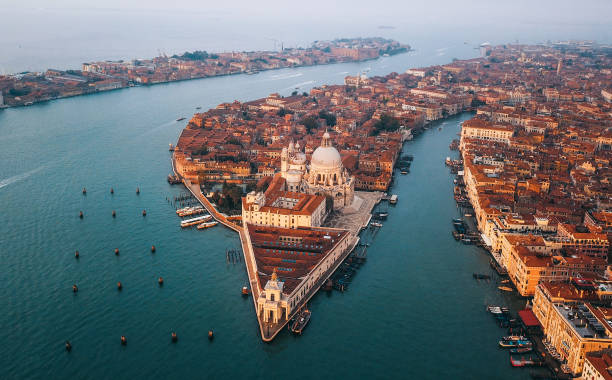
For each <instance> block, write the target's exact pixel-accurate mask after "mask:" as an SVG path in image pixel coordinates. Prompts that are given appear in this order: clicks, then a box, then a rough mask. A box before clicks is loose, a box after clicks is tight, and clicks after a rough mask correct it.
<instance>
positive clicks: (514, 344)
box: [499, 340, 532, 348]
mask: <svg viewBox="0 0 612 380" xmlns="http://www.w3.org/2000/svg"><path fill="white" fill-rule="evenodd" d="M499 346H500V347H502V348H525V347H532V343H531V341H530V340H508V341H504V340H500V341H499Z"/></svg>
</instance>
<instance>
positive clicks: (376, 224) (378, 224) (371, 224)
mask: <svg viewBox="0 0 612 380" xmlns="http://www.w3.org/2000/svg"><path fill="white" fill-rule="evenodd" d="M370 226H373V227H382V226H383V225H382V223H378V222H372V223H370Z"/></svg>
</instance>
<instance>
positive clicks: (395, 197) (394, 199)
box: [389, 194, 397, 205]
mask: <svg viewBox="0 0 612 380" xmlns="http://www.w3.org/2000/svg"><path fill="white" fill-rule="evenodd" d="M389 203H391V204H392V205H394V204H396V203H397V194H393V195H391V198H389Z"/></svg>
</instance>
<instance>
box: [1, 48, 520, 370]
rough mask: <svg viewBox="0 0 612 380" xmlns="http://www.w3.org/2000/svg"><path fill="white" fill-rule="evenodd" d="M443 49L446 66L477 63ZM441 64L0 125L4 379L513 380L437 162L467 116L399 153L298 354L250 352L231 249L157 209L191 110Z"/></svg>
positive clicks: (60, 104)
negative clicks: (345, 287) (345, 286)
mask: <svg viewBox="0 0 612 380" xmlns="http://www.w3.org/2000/svg"><path fill="white" fill-rule="evenodd" d="M454 49H455V52H454V53H453V54H455V53H456V55H458V56H460V57H467V56H470V55H473V54H474V51H473V50H472V49H471V48H469V47H463V45H461V46H459V47H455V48H454ZM444 59H445V57H441V56H438V55H437V54H436V53H435V50H432V51H431V54H427V53H426V52H423V51H421V52H415V53H411V54H405V55H400V56H396V57H389V58H383V59H380V60H376V61H370V62H364V63H359V64H342V65H329V66H320V67H310V68H299V69H287V70H278V71H270V72H265V73H260V74H257V75H252V76H246V75H242V76H231V77H229V76H228V77H219V78H213V79H205V80H195V81H188V82H180V83H173V84H165V85H158V86H154V87H142V88H132V89H127V90H120V91H116V92H112V93H105V94H98V95H93V96H83V97H76V98H70V99H62V100H59V101H54V102H50V103H44V104H38V105H34V106H31V107H27V108H19V109H7V110H4V111H2V112H0V144H1V145H2V149H1V150H0V162H2V165H1V166H0V204H1V205H2V212H1V213H0V260H1V262H2V263H3V270H2V271H0V283H1V284H2V287H1V288H0V309H1V310H2V311H3V312H2V313H0V326H1V327H2V329H0V341H1V342H3V344H2V345H1V346H0V378H69V377H73V378H91V379H98V378H153V377H156V378H163V377H176V378H178V377H187V378H194V377H211V378H236V377H252V378H263V377H268V378H274V377H281V376H284V377H286V376H288V374H290V376H291V377H292V378H298V379H299V378H314V377H326V378H328V377H329V378H332V377H336V378H355V377H359V378H381V379H382V378H391V377H397V378H411V377H417V378H440V377H449V378H484V377H493V376H494V377H496V378H500V379H515V378H527V377H528V372H527V371H522V370H517V369H511V368H510V365H509V363H508V354H507V352H505V351H502V350H499V349H498V348H497V347H496V345H497V340H498V338H499V337H500V336H501V335H503V334H504V332H503V331H502V330H501V329H499V328H498V327H496V325H495V323H494V322H493V319H492V318H491V316H490V315H488V314H487V313H485V312H484V305H485V304H487V303H496V304H506V305H512V306H514V307H518V306H520V302H521V301H516V300H515V299H514V298H513V297H512V296H510V295H508V294H500V292H499V291H498V290H497V289H496V287H497V285H496V284H495V283H494V282H491V283H477V282H476V281H474V280H473V279H472V273H473V272H482V273H489V272H490V268H489V265H488V257H487V255H486V254H485V253H484V251H481V250H479V249H478V248H476V247H473V246H464V245H461V244H458V243H457V242H455V241H454V240H453V238H452V236H451V229H452V226H451V222H450V221H451V219H452V218H453V217H457V216H458V214H457V210H456V207H455V204H454V201H453V198H452V177H451V175H450V174H449V173H448V170H447V168H446V167H445V166H444V163H443V161H444V158H445V157H446V156H448V155H449V154H450V152H449V150H448V144H449V143H450V141H451V140H452V139H453V138H456V137H457V136H456V134H457V132H459V123H460V122H461V121H462V120H464V119H466V118H468V117H470V115H462V116H457V117H453V118H451V119H448V120H446V121H445V122H444V123H440V125H442V127H443V129H442V130H441V131H439V130H438V128H437V125H436V126H435V128H432V129H430V130H429V131H427V132H425V133H424V134H423V135H422V136H420V137H418V138H417V139H416V140H415V141H412V142H409V143H407V144H406V146H405V148H404V150H405V152H407V153H410V154H413V155H414V157H415V159H414V163H413V165H412V167H411V173H410V174H409V175H407V176H398V177H397V181H396V185H395V186H394V188H393V192H394V193H397V194H398V195H399V203H398V205H397V206H395V207H390V216H389V219H388V221H387V222H385V225H384V227H383V228H382V230H381V231H380V232H379V233H378V235H377V236H376V239H375V240H374V242H373V244H372V246H371V247H370V249H369V251H368V253H369V255H368V256H369V259H368V262H367V263H366V264H365V265H364V266H363V267H362V268H361V269H360V270H359V272H358V274H357V275H356V277H355V279H354V282H353V284H352V285H351V287H350V290H349V291H348V292H346V293H343V294H340V293H337V292H334V293H333V294H331V295H327V294H320V295H318V296H316V297H315V298H314V299H313V301H312V302H311V309H312V311H313V318H312V321H311V322H310V324H309V326H308V327H307V329H306V331H305V333H304V335H303V336H301V337H299V338H298V337H293V336H291V335H289V334H288V333H287V332H283V333H281V334H280V335H279V336H278V338H277V339H276V340H275V341H274V342H273V343H271V344H265V343H263V342H262V341H261V339H260V335H259V330H258V327H257V322H256V319H255V317H254V314H253V304H252V302H251V300H249V299H243V298H242V297H241V296H240V289H241V288H242V286H243V285H244V284H245V283H246V282H247V277H246V273H245V269H244V267H243V266H242V264H236V265H231V264H227V263H226V260H225V249H226V248H228V247H238V246H239V241H238V238H237V235H236V234H235V233H234V232H232V231H230V230H227V229H225V228H222V227H220V226H218V227H215V228H212V229H209V230H204V231H197V230H195V229H190V230H181V229H180V228H179V225H178V222H179V220H178V218H177V217H176V215H175V213H174V209H173V208H172V207H171V206H170V205H169V204H168V202H167V200H166V198H167V197H170V198H172V197H174V196H176V195H178V194H180V193H181V191H182V188H181V187H179V186H175V187H171V186H169V185H168V184H167V183H166V181H165V177H166V175H167V174H168V173H169V172H170V170H171V169H170V155H169V153H168V151H167V147H168V143H169V142H175V141H176V139H177V137H178V134H179V133H180V131H181V129H182V128H183V127H184V125H185V123H186V121H183V122H176V121H174V120H176V118H178V117H179V116H186V117H189V116H190V115H191V114H192V113H193V112H194V111H195V107H196V106H202V107H203V109H208V108H210V107H214V106H215V105H217V104H218V103H220V102H223V101H233V100H234V99H239V100H248V99H254V98H258V97H262V96H266V95H267V94H269V93H272V92H276V91H278V92H280V93H281V94H283V95H287V94H289V93H290V92H291V91H292V90H293V89H294V88H295V87H300V91H307V90H308V89H309V88H310V87H312V86H316V85H321V84H323V83H340V82H341V81H342V78H343V77H344V76H345V75H346V74H347V73H357V72H359V71H362V70H364V69H367V68H370V70H369V73H370V74H371V75H374V74H384V73H387V72H390V71H403V70H404V69H406V68H407V67H411V66H412V67H414V66H423V65H427V64H432V63H436V62H438V61H437V60H440V61H444ZM84 186H85V187H87V195H86V196H83V195H82V194H81V189H82V187H84ZM111 187H113V188H114V190H115V194H114V195H111V194H110V188H111ZM136 187H140V189H141V193H140V195H139V196H137V195H136V193H135V190H136ZM143 209H146V210H147V216H146V217H145V218H143V217H142V216H141V212H142V210H143ZM79 210H83V212H84V213H85V218H84V219H83V220H81V219H79V218H78V213H79ZM112 210H116V211H117V218H115V219H113V218H112V217H111V211H112ZM152 244H154V245H156V247H157V252H156V253H154V254H152V253H151V252H150V247H151V245H152ZM116 247H117V248H119V249H120V256H119V257H116V256H115V255H114V254H113V250H114V248H116ZM75 250H79V251H80V254H81V258H80V260H75V258H74V251H75ZM159 276H163V277H164V279H165V283H164V286H163V287H159V286H158V285H157V281H156V279H157V277H159ZM117 281H121V282H122V283H123V287H124V288H123V291H121V292H118V291H117V289H116V283H117ZM74 283H76V284H78V286H79V292H78V293H77V294H76V295H75V294H73V293H72V284H74ZM211 328H212V329H214V331H215V335H216V338H215V340H214V341H213V342H212V343H211V342H209V341H208V340H207V338H206V336H207V332H208V330H209V329H211ZM171 331H176V332H177V333H178V336H179V342H178V343H177V344H172V343H171V342H170V333H171ZM121 335H125V336H127V339H128V345H127V346H126V347H122V346H121V345H120V343H119V338H120V336H121ZM66 339H70V341H71V342H72V345H73V350H72V352H71V353H70V354H68V353H66V352H65V351H64V341H65V340H66Z"/></svg>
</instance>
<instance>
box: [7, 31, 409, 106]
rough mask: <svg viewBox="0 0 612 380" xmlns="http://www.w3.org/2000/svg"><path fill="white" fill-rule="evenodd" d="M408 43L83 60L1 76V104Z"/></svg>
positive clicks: (339, 58)
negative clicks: (76, 66) (68, 66)
mask: <svg viewBox="0 0 612 380" xmlns="http://www.w3.org/2000/svg"><path fill="white" fill-rule="evenodd" d="M409 49H410V46H408V45H403V44H400V43H399V42H397V41H393V40H387V39H383V38H354V39H339V40H334V41H318V42H316V43H314V44H313V45H312V47H310V48H306V49H303V48H289V49H286V48H281V51H253V52H230V53H218V54H212V53H211V54H209V53H207V52H206V51H195V52H186V53H184V54H182V55H173V56H171V57H168V56H167V55H165V54H162V55H160V56H159V57H155V58H152V59H134V60H131V61H123V60H119V61H101V62H88V63H83V65H82V68H81V70H67V71H61V70H47V71H46V72H44V73H33V72H26V73H21V74H15V75H7V76H0V106H3V105H6V106H20V105H29V104H32V103H36V102H40V101H46V100H51V99H57V98H63V97H69V96H76V95H83V94H90V93H96V92H100V91H108V90H114V89H118V88H124V87H128V86H134V85H149V84H156V83H165V82H173V81H179V80H188V79H196V78H207V77H213V76H218V75H230V74H240V73H247V74H254V73H257V72H258V71H263V70H271V69H279V68H285V67H297V66H311V65H319V64H329V63H340V62H354V61H363V60H367V59H374V58H378V57H379V56H381V55H392V54H398V53H402V52H405V51H408V50H409Z"/></svg>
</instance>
